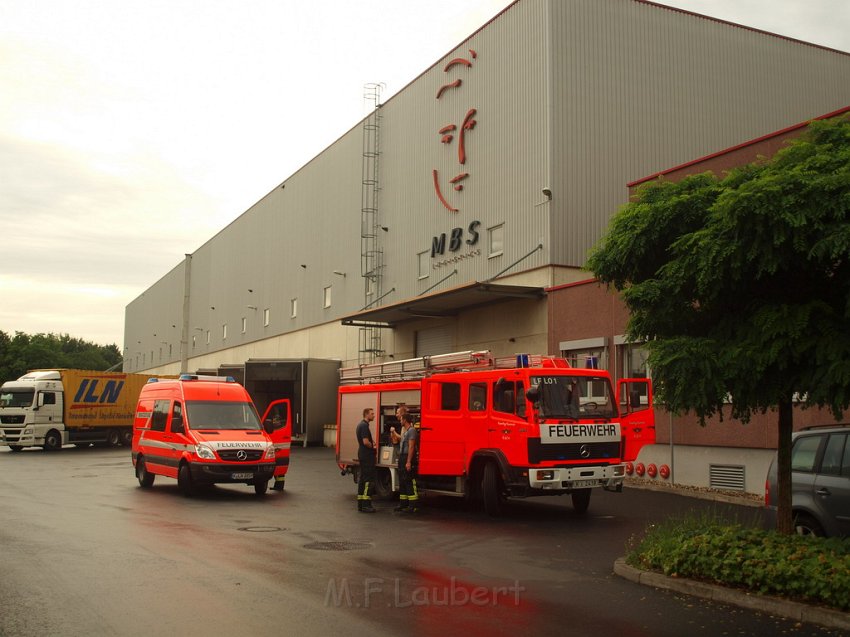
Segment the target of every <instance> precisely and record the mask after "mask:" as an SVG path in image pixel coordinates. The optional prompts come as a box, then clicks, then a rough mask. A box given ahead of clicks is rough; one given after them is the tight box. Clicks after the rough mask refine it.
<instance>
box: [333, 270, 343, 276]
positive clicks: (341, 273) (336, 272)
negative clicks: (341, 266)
mask: <svg viewBox="0 0 850 637" xmlns="http://www.w3.org/2000/svg"><path fill="white" fill-rule="evenodd" d="M334 274H338V275H339V276H341V277H343V278H345V272H340V271H339V270H334Z"/></svg>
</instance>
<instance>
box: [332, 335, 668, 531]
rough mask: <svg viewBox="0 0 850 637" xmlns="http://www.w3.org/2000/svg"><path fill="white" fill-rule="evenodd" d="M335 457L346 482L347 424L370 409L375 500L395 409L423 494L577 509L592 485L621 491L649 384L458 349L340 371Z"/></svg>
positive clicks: (642, 428) (393, 486) (392, 456)
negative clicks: (401, 411) (409, 430)
mask: <svg viewBox="0 0 850 637" xmlns="http://www.w3.org/2000/svg"><path fill="white" fill-rule="evenodd" d="M340 381H341V386H340V388H339V402H338V420H337V445H336V452H337V453H336V459H337V464H338V465H339V467H340V469H341V470H342V472H343V475H345V474H347V473H351V474H353V475H354V478H355V481H356V478H357V470H358V461H357V440H356V436H355V431H354V430H355V427H356V425H357V423H358V422H359V421H360V419H361V417H362V413H363V409H364V408H366V407H372V408H374V409H375V414H376V419H375V422H374V423H373V425H372V426H373V432H372V433H373V437H374V438H375V441H376V446H377V454H378V456H377V467H378V476H377V485H376V493H377V494H378V495H384V496H389V495H391V494H392V493H393V492H394V491H397V489H398V480H397V476H396V466H397V449H396V448H395V447H393V445H392V443H391V441H390V435H389V431H390V428H391V427H395V428H396V429H397V430H398V429H399V423H398V422H397V419H396V417H395V410H396V408H397V407H398V406H399V405H402V404H403V405H406V406H407V408H408V410H409V411H410V412H411V413H412V414H413V415H414V421H415V422H417V423H418V424H417V425H416V426H417V427H418V428H419V451H418V484H419V486H420V490H421V491H422V492H423V493H434V494H442V495H452V496H460V497H465V498H467V499H469V500H471V501H474V502H480V503H482V504H483V506H484V509H485V511H486V512H487V513H489V514H491V515H496V514H498V513H499V512H500V511H501V508H502V504H503V502H504V501H505V499H506V498H508V497H520V498H522V497H531V496H538V495H564V494H569V495H570V496H571V498H572V503H573V507H574V509H575V510H577V511H579V512H584V511H586V510H587V508H588V506H589V504H590V495H591V492H592V489H594V488H597V487H601V488H604V489H607V490H613V491H621V490H622V485H623V481H624V479H625V464H624V463H625V462H626V461H627V460H632V459H634V458H635V457H636V456H637V453H638V451H639V450H640V448H641V447H642V446H643V445H644V444H649V443H652V442H654V441H655V423H654V411H653V409H652V384H651V381H650V380H649V379H647V378H635V379H623V380H621V381H620V382H619V383H618V386H617V390H616V392H615V390H614V388H613V387H612V382H611V377H610V374H609V373H608V372H607V371H605V370H599V369H584V368H573V367H570V366H569V364H568V363H567V362H566V361H565V360H564V359H562V358H556V357H549V356H528V355H519V356H516V357H514V356H511V357H505V358H494V357H493V356H491V355H490V353H489V352H486V351H485V352H459V353H455V354H444V355H436V356H425V357H420V358H414V359H409V360H404V361H392V362H389V363H375V364H371V365H361V366H359V367H352V368H343V369H341V370H340Z"/></svg>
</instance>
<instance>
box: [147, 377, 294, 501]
mask: <svg viewBox="0 0 850 637" xmlns="http://www.w3.org/2000/svg"><path fill="white" fill-rule="evenodd" d="M272 429H273V424H272V421H271V420H269V422H268V424H267V425H266V428H264V427H263V425H261V424H260V419H259V417H258V416H257V410H256V408H255V407H254V403H253V402H252V401H251V397H250V396H249V395H248V392H247V391H245V388H244V387H242V385H240V384H239V383H237V382H235V381H234V380H233V379H232V378H229V377H217V376H216V377H210V376H198V375H194V374H183V375H181V376H180V377H179V379H177V380H158V379H156V378H152V379H151V380H150V381H148V383H147V384H146V385H145V386H144V387H143V388H142V391H141V394H140V395H139V401H138V404H137V407H136V413H135V419H134V426H133V443H132V460H133V465H134V466H135V468H136V478H137V479H138V480H139V484H140V485H141V486H142V487H145V488H146V487H150V486H152V485H153V482H154V478H155V477H156V476H157V475H161V476H166V477H169V478H175V479H176V480H177V484H178V486H179V488H180V491H181V493H183V494H184V495H192V494H193V493H194V492H195V490H196V489H197V488H198V487H202V486H205V485H212V484H216V483H244V484H247V485H252V486H253V487H254V491H255V492H256V493H257V495H262V494H264V493H265V492H266V491H267V490H268V486H269V480H270V479H271V478H272V477H273V476H274V474H275V466H276V449H275V443H274V441H273V440H272V438H271V436H270V431H272ZM284 430H285V428H279V429H278V431H284ZM282 451H283V450H281V452H282ZM285 451H286V456H287V458H286V464H287V466H288V455H289V449H288V448H287V449H286V450H285ZM283 473H284V474H285V470H284V471H283Z"/></svg>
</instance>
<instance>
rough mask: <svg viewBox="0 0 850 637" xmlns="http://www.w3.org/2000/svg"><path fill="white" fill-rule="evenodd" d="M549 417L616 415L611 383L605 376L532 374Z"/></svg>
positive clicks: (541, 406) (539, 403) (540, 406)
mask: <svg viewBox="0 0 850 637" xmlns="http://www.w3.org/2000/svg"><path fill="white" fill-rule="evenodd" d="M531 385H532V387H537V389H538V392H537V394H538V397H537V402H536V406H537V407H538V409H539V410H540V416H541V417H546V418H613V417H614V416H615V414H614V401H613V399H612V393H611V384H610V383H609V382H608V379H607V378H605V377H602V376H561V375H559V376H532V377H531Z"/></svg>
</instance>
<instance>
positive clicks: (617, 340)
mask: <svg viewBox="0 0 850 637" xmlns="http://www.w3.org/2000/svg"><path fill="white" fill-rule="evenodd" d="M614 345H615V346H616V348H617V361H618V370H617V371H618V377H619V378H649V377H650V374H649V366H648V365H647V364H646V359H647V358H648V357H649V351H647V349H646V347H644V345H643V344H642V343H629V342H627V341H626V339H625V337H624V336H615V337H614ZM633 389H634V390H635V391H636V392H637V393H638V394H639V395H640V404H641V405H647V404H649V396H648V395H647V393H648V391H649V389H648V386H647V385H646V384H644V383H640V384H635V385H634V386H633ZM621 399H622V397H621Z"/></svg>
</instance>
